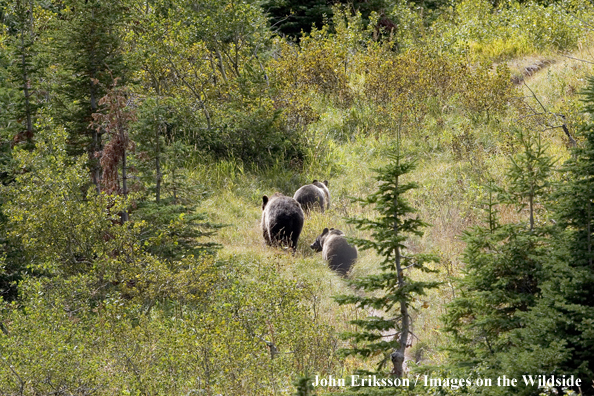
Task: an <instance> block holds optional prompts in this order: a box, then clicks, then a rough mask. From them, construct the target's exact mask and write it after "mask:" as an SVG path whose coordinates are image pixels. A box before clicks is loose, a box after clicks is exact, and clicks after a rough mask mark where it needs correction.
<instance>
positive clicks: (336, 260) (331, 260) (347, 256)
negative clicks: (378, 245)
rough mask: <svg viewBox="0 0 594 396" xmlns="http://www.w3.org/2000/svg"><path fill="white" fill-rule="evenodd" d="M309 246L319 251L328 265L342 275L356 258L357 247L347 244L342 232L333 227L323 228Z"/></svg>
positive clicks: (345, 273) (344, 274)
mask: <svg viewBox="0 0 594 396" xmlns="http://www.w3.org/2000/svg"><path fill="white" fill-rule="evenodd" d="M310 248H312V249H313V250H314V251H316V252H320V251H321V252H322V258H323V259H324V260H328V266H329V267H330V268H331V269H332V270H334V271H336V272H338V273H339V274H340V275H342V276H346V275H347V273H348V272H349V270H350V269H351V267H352V266H353V264H354V263H355V261H356V260H357V248H356V247H354V246H351V245H349V243H348V242H347V240H346V238H345V236H344V232H342V231H340V230H335V229H334V228H331V229H328V228H324V231H322V234H321V235H320V236H318V237H317V238H316V240H315V241H314V243H312V244H311V245H310Z"/></svg>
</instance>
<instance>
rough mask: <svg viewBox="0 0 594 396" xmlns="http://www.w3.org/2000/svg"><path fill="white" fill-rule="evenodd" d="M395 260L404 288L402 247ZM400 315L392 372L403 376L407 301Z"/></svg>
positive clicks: (400, 286) (396, 198) (406, 337)
mask: <svg viewBox="0 0 594 396" xmlns="http://www.w3.org/2000/svg"><path fill="white" fill-rule="evenodd" d="M396 188H398V180H396ZM397 201H398V195H396V196H395V197H394V207H395V208H397V207H398V202H397ZM398 232H399V229H398V218H396V219H395V220H394V235H398ZM395 255H396V257H395V262H396V275H397V276H398V288H399V289H402V288H403V287H404V274H403V273H402V264H401V261H402V257H401V256H400V248H399V247H397V248H396V251H395ZM400 315H401V317H402V323H401V326H400V339H399V340H398V343H399V344H400V345H399V347H398V350H396V351H394V352H392V354H391V358H392V365H393V366H394V367H393V368H392V374H393V375H395V376H396V377H399V378H400V377H402V376H403V375H404V369H403V365H404V351H405V349H406V345H407V344H408V333H409V319H410V318H409V316H408V306H407V305H406V301H404V300H403V301H400Z"/></svg>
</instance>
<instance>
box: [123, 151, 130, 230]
mask: <svg viewBox="0 0 594 396" xmlns="http://www.w3.org/2000/svg"><path fill="white" fill-rule="evenodd" d="M122 194H123V195H124V199H125V198H127V197H128V175H127V173H126V149H124V153H123V155H122ZM128 220H129V218H128V211H127V210H126V209H124V210H123V211H122V223H125V222H126V221H128Z"/></svg>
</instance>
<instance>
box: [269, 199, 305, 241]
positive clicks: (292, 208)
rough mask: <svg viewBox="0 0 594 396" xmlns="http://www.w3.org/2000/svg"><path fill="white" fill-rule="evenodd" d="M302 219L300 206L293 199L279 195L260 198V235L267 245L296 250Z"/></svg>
mask: <svg viewBox="0 0 594 396" xmlns="http://www.w3.org/2000/svg"><path fill="white" fill-rule="evenodd" d="M303 219H304V215H303V210H301V205H299V203H298V202H297V201H295V200H294V199H293V198H291V197H286V196H284V195H282V194H280V193H275V194H274V195H273V196H271V197H270V198H268V197H267V196H266V195H264V196H263V197H262V233H263V235H264V240H265V241H266V244H267V245H269V246H283V245H284V246H289V247H290V248H291V249H293V252H294V251H295V250H297V241H298V240H299V234H301V229H302V228H303Z"/></svg>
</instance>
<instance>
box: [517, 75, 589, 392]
mask: <svg viewBox="0 0 594 396" xmlns="http://www.w3.org/2000/svg"><path fill="white" fill-rule="evenodd" d="M585 102H586V106H585V111H586V112H588V113H589V114H590V115H592V114H593V113H594V78H590V80H589V85H588V89H587V90H586V91H585ZM561 172H562V174H563V176H564V179H565V180H568V181H565V182H562V183H559V184H558V185H557V189H556V192H555V194H554V195H553V202H554V203H555V205H554V206H553V209H554V217H555V220H556V226H555V227H554V229H553V230H552V232H553V236H554V238H551V240H552V242H551V245H552V248H551V250H550V254H549V257H548V260H547V261H546V262H545V266H544V273H545V276H546V279H545V281H544V282H543V284H542V287H541V289H542V297H541V298H540V299H539V301H538V304H537V305H536V306H535V307H534V308H532V309H531V310H530V312H528V313H526V314H525V315H524V316H525V319H524V321H525V323H526V327H524V328H521V329H518V330H517V331H515V332H514V336H515V337H516V339H517V342H518V344H520V343H521V344H522V345H523V347H522V348H520V347H518V348H516V350H514V351H511V353H515V358H514V359H511V358H510V359H508V360H507V361H506V364H507V366H508V367H511V368H515V369H517V370H519V369H521V368H524V370H526V369H530V370H533V371H536V370H538V371H539V372H541V373H543V374H547V375H552V374H554V375H557V376H560V375H565V376H570V375H574V376H575V378H580V379H581V381H582V382H581V386H580V387H579V389H578V387H577V386H576V387H574V390H575V391H576V392H580V393H581V394H583V395H594V387H593V384H594V382H593V381H594V332H593V330H592V329H593V328H594V246H593V245H594V235H593V232H594V120H592V119H591V121H590V123H589V124H588V125H587V126H586V127H585V128H584V129H583V130H582V143H581V144H580V145H579V146H578V147H576V148H575V149H574V152H573V156H572V157H571V159H569V160H568V161H567V162H566V163H565V164H564V166H563V167H562V168H561Z"/></svg>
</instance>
